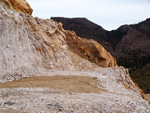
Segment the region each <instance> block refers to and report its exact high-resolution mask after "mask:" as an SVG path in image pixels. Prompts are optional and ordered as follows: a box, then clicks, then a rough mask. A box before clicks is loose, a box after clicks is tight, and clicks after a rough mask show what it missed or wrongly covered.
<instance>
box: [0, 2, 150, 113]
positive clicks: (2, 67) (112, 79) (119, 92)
mask: <svg viewBox="0 0 150 113" xmlns="http://www.w3.org/2000/svg"><path fill="white" fill-rule="evenodd" d="M61 29H62V28H60V24H58V23H56V22H54V21H52V20H49V19H48V20H42V19H38V18H33V17H32V16H30V15H28V14H24V13H19V12H16V11H14V10H12V9H10V8H9V7H7V6H6V5H5V4H4V3H1V2H0V82H6V81H11V80H16V79H20V78H23V77H29V76H54V75H62V76H66V75H68V76H70V75H76V76H90V77H96V78H98V81H99V83H100V84H101V88H103V89H105V90H107V92H103V93H101V94H94V93H74V92H67V91H61V90H52V89H45V88H13V89H10V88H0V113H1V112H2V113H3V112H6V113H10V112H12V113H13V112H14V113H15V112H19V113H21V112H29V113H30V112H33V113H36V112H41V113H42V112H43V113H49V112H54V113H56V112H62V113H70V112H74V113H87V112H88V113H99V112H107V113H111V112H118V113H120V112H131V113H133V112H135V113H149V112H150V106H149V104H148V102H147V101H145V100H144V99H143V98H142V97H141V94H140V92H139V90H138V88H137V86H136V85H135V84H134V83H133V81H132V80H131V78H130V75H129V73H128V70H126V69H124V68H122V67H115V68H101V67H99V66H97V65H96V64H93V63H91V62H89V61H88V60H86V59H84V58H82V57H80V56H79V55H77V54H75V53H73V52H72V51H70V50H69V47H68V45H67V44H66V41H65V34H64V33H63V30H61ZM97 87H98V86H97Z"/></svg>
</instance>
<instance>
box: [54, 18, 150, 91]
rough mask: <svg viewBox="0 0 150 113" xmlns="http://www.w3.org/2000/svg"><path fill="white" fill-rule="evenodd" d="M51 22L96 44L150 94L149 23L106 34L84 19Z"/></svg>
mask: <svg viewBox="0 0 150 113" xmlns="http://www.w3.org/2000/svg"><path fill="white" fill-rule="evenodd" d="M51 19H53V20H55V21H57V22H61V23H63V27H64V29H66V30H72V31H75V33H77V35H78V36H81V37H84V38H88V39H94V40H96V41H98V42H99V43H100V44H102V46H104V48H105V49H106V50H107V51H109V52H110V53H111V54H112V55H113V56H114V57H115V58H117V61H118V65H122V66H124V67H126V68H130V74H131V77H132V78H133V80H134V81H135V82H136V83H138V85H139V86H140V87H141V88H142V89H143V91H144V92H145V93H150V74H149V73H150V71H149V69H150V68H149V63H150V60H149V58H150V46H149V45H150V37H149V36H150V19H147V20H145V21H143V22H140V23H138V24H135V25H123V26H121V27H119V28H118V29H116V30H112V31H106V30H104V29H103V28H102V27H101V26H99V25H97V24H94V23H93V22H91V21H89V20H87V19H86V18H63V17H52V18H51Z"/></svg>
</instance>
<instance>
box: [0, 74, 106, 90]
mask: <svg viewBox="0 0 150 113" xmlns="http://www.w3.org/2000/svg"><path fill="white" fill-rule="evenodd" d="M18 87H26V88H31V87H43V88H51V89H60V90H65V91H71V92H78V93H101V92H104V91H106V90H104V89H101V88H99V87H100V84H98V80H97V78H95V77H94V78H92V77H87V76H59V75H56V76H34V77H29V78H22V79H20V80H15V81H11V82H6V83H0V88H18Z"/></svg>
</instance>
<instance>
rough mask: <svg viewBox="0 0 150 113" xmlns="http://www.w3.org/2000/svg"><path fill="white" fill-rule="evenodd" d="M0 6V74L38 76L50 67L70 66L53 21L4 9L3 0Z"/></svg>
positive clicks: (63, 43)
mask: <svg viewBox="0 0 150 113" xmlns="http://www.w3.org/2000/svg"><path fill="white" fill-rule="evenodd" d="M0 8H1V9H0V17H1V18H0V61H1V62H0V75H1V77H5V75H6V76H10V75H16V76H17V75H20V76H22V75H27V76H30V75H37V74H38V75H40V74H42V73H43V72H48V71H49V69H53V68H57V69H61V68H62V69H71V67H72V64H71V60H70V56H69V52H68V47H67V45H66V42H65V40H64V37H63V36H62V35H61V34H60V33H59V32H57V30H58V28H57V25H58V24H57V23H55V22H54V21H52V20H41V19H36V20H37V21H36V20H35V19H34V18H33V17H32V16H30V15H27V14H23V13H18V12H16V11H14V10H11V9H8V7H6V6H5V5H4V4H3V3H1V4H0ZM37 23H39V24H40V25H41V27H40V26H39V25H38V24H37ZM55 32H56V33H55ZM47 34H49V35H51V36H48V35H47Z"/></svg>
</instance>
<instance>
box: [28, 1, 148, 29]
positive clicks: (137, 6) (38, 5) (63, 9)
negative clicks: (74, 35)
mask: <svg viewBox="0 0 150 113" xmlns="http://www.w3.org/2000/svg"><path fill="white" fill-rule="evenodd" d="M26 1H27V2H28V3H29V4H30V6H31V7H32V9H33V14H32V15H33V16H34V17H39V18H43V19H47V18H48V19H49V18H50V17H69V18H75V17H85V18H87V19H88V20H90V21H92V22H94V23H96V24H98V25H100V26H102V27H103V28H104V29H106V30H114V29H117V28H118V27H119V26H121V25H124V24H135V23H138V22H141V21H144V20H146V19H147V18H150V0H26Z"/></svg>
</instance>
